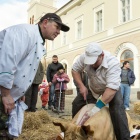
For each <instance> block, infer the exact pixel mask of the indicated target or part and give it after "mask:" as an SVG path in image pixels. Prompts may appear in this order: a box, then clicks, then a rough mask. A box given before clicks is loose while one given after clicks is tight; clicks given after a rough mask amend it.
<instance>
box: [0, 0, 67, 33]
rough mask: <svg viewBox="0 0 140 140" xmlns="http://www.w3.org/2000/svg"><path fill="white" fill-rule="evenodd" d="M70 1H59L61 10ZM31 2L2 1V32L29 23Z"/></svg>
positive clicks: (19, 0) (0, 1)
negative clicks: (28, 12) (28, 11)
mask: <svg viewBox="0 0 140 140" xmlns="http://www.w3.org/2000/svg"><path fill="white" fill-rule="evenodd" d="M68 1H69V0H57V3H56V4H57V8H60V7H61V6H63V5H64V4H65V3H67V2H68ZM28 2H29V0H0V13H1V14H0V31H1V30H3V29H4V28H7V27H9V26H12V25H16V24H20V23H27V9H28Z"/></svg>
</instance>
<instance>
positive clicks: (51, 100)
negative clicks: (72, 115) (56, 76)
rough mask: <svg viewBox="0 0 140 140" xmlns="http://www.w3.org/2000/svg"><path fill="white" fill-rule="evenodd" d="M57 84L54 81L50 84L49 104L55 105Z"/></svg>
mask: <svg viewBox="0 0 140 140" xmlns="http://www.w3.org/2000/svg"><path fill="white" fill-rule="evenodd" d="M54 88H55V85H54V84H53V83H52V84H51V86H50V90H49V102H48V105H49V106H52V105H53V106H55V90H54Z"/></svg>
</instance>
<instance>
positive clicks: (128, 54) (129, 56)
mask: <svg viewBox="0 0 140 140" xmlns="http://www.w3.org/2000/svg"><path fill="white" fill-rule="evenodd" d="M133 57H134V56H133V52H132V51H130V50H125V51H124V52H123V53H122V54H121V59H120V61H121V64H122V63H123V62H124V61H129V64H130V68H131V69H132V70H134V58H133Z"/></svg>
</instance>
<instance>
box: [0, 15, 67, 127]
mask: <svg viewBox="0 0 140 140" xmlns="http://www.w3.org/2000/svg"><path fill="white" fill-rule="evenodd" d="M60 30H62V31H65V32H67V31H69V27H68V26H67V25H65V24H63V23H62V20H61V18H60V17H59V16H58V15H56V14H55V13H47V14H46V15H44V16H43V17H42V18H41V19H40V21H39V23H38V24H37V25H30V24H20V25H15V26H12V27H9V28H7V29H4V30H3V31H1V32H0V98H1V100H0V101H1V105H0V106H3V108H2V107H0V108H1V110H0V112H2V113H3V114H4V113H5V114H4V115H8V114H10V112H11V111H12V110H13V109H14V108H15V101H17V100H25V99H24V94H25V92H26V90H27V89H28V87H29V86H30V85H31V84H32V82H33V79H34V77H35V74H36V71H37V68H38V64H39V62H40V59H41V57H42V56H43V55H44V54H45V53H46V52H45V49H44V43H45V39H48V40H54V39H55V38H56V37H57V36H58V35H59V34H60ZM1 118H2V116H0V124H2V121H3V120H2V119H1ZM5 127H6V126H4V128H5ZM2 128H3V127H0V129H2Z"/></svg>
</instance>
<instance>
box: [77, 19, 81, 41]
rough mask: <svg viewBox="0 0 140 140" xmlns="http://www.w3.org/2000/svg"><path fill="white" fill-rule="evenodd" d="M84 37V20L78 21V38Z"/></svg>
mask: <svg viewBox="0 0 140 140" xmlns="http://www.w3.org/2000/svg"><path fill="white" fill-rule="evenodd" d="M81 38H82V20H80V21H78V22H77V39H81Z"/></svg>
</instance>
